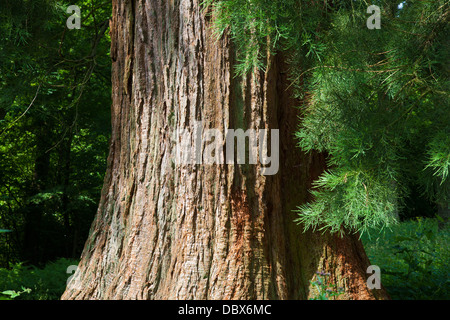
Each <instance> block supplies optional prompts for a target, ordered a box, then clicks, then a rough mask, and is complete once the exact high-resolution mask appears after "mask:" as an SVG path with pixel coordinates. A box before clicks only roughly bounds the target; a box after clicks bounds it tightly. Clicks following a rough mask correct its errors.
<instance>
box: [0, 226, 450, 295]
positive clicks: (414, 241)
mask: <svg viewBox="0 0 450 320" xmlns="http://www.w3.org/2000/svg"><path fill="white" fill-rule="evenodd" d="M362 241H363V243H364V247H365V249H366V252H367V255H368V256H369V259H370V261H371V263H372V264H373V265H377V266H379V267H380V269H381V283H382V284H383V286H384V287H385V288H386V290H387V291H388V293H389V294H390V296H391V298H392V299H394V300H447V299H449V297H450V294H449V292H450V280H449V271H448V270H449V262H450V252H449V250H448V247H449V244H450V224H446V225H443V226H442V225H441V226H439V220H438V219H430V218H418V219H414V220H409V221H405V222H401V223H399V224H398V225H396V226H395V227H393V228H391V229H389V230H388V229H385V230H383V231H381V232H380V231H372V232H370V234H365V235H363V236H362ZM77 264H78V261H77V260H73V259H66V258H61V259H58V260H56V261H53V262H49V263H47V264H46V266H45V267H44V268H37V267H33V266H25V265H24V264H23V263H16V264H13V265H11V268H10V269H5V268H0V293H3V294H0V300H9V299H16V300H21V299H23V300H58V299H59V298H60V296H61V295H62V293H63V291H64V289H65V286H66V282H67V280H68V278H69V277H70V276H71V275H72V274H73V272H74V269H75V267H76V265H77Z"/></svg>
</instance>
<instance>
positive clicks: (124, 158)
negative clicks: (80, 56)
mask: <svg viewBox="0 0 450 320" xmlns="http://www.w3.org/2000/svg"><path fill="white" fill-rule="evenodd" d="M199 2H201V1H200V0H127V1H119V0H115V1H113V19H112V23H111V38H112V47H111V57H112V60H113V75H112V81H113V106H112V130H113V131H112V141H111V147H110V155H109V160H108V162H109V167H108V170H107V174H106V178H105V183H104V188H103V192H102V196H101V201H100V205H99V209H98V213H97V217H96V219H95V221H94V223H93V225H92V228H91V233H90V236H89V239H88V240H87V243H86V245H85V248H84V252H83V254H82V259H81V262H80V265H79V268H78V270H77V272H76V273H75V275H74V277H73V279H72V281H71V282H70V284H69V286H68V288H67V290H66V292H65V293H64V295H63V297H62V298H63V299H306V298H308V297H309V296H311V295H313V294H314V293H313V292H312V291H311V290H310V284H309V280H311V279H312V278H313V276H314V274H315V272H316V271H318V270H319V271H321V270H324V271H327V272H330V273H331V275H332V276H331V278H332V279H333V281H334V282H336V283H337V284H338V285H340V286H342V287H344V289H345V291H346V293H345V295H344V296H342V297H343V298H351V299H357V298H385V297H386V293H385V292H384V290H383V289H381V290H369V289H368V288H367V286H366V279H367V277H368V275H367V274H366V268H367V266H368V265H369V261H368V259H367V257H366V255H365V253H364V249H363V247H362V245H361V243H360V242H359V241H358V240H357V238H356V237H353V236H349V237H344V238H339V237H337V236H331V235H323V234H315V233H312V232H308V233H302V230H301V228H300V227H299V226H297V225H296V224H294V223H293V219H294V218H295V215H294V214H293V212H292V210H293V209H295V207H296V206H297V205H299V204H301V203H302V202H304V201H306V200H307V197H308V192H307V190H308V188H309V187H310V184H311V181H312V180H313V179H314V178H316V177H317V176H318V174H319V173H320V172H321V171H322V170H323V168H324V159H323V157H322V156H321V155H306V154H303V153H301V151H300V150H299V149H298V148H297V147H296V146H295V141H294V139H293V132H294V130H295V129H296V127H297V126H298V121H299V120H298V109H296V108H294V106H295V105H297V104H298V101H295V100H293V99H292V98H291V92H290V91H289V90H288V85H289V83H288V81H287V77H286V73H285V71H286V70H285V69H286V66H285V65H284V63H283V58H282V56H281V55H277V56H270V57H269V58H268V60H267V70H266V71H265V72H255V73H254V74H252V75H249V76H247V77H243V78H237V77H235V76H234V74H233V70H234V66H235V60H234V59H235V56H234V50H233V45H232V43H231V41H230V40H229V38H227V36H226V35H225V36H223V37H222V38H221V39H219V40H217V39H216V37H215V36H214V35H213V34H212V31H211V21H210V19H209V18H208V17H207V16H205V14H204V12H202V10H201V7H200V5H199ZM196 121H197V122H198V121H201V123H202V126H203V129H208V128H217V129H219V130H220V131H222V132H225V130H226V129H228V128H233V129H237V128H243V129H244V130H246V129H248V128H254V129H279V130H280V131H279V135H280V138H279V141H280V145H279V163H280V166H279V171H278V173H277V174H275V175H262V173H261V170H260V169H261V164H255V165H253V164H242V165H241V164H210V165H198V164H183V163H177V162H176V161H175V153H176V138H177V135H176V132H177V130H179V129H185V130H187V131H186V132H193V130H194V129H193V128H194V124H195V123H196ZM204 147H205V143H203V145H202V148H204ZM224 148H225V146H224Z"/></svg>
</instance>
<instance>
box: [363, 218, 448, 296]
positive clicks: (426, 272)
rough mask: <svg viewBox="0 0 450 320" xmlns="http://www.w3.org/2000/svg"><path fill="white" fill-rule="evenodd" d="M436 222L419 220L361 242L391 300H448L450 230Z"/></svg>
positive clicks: (407, 222) (365, 237)
mask: <svg viewBox="0 0 450 320" xmlns="http://www.w3.org/2000/svg"><path fill="white" fill-rule="evenodd" d="M438 222H439V221H438V220H437V219H424V218H418V219H416V220H411V221H406V222H402V223H400V224H398V225H397V226H395V227H392V228H391V229H390V230H384V231H382V232H374V231H372V232H371V237H369V236H368V235H365V236H363V238H362V240H363V243H364V246H365V248H366V252H367V254H368V256H369V259H370V261H371V263H372V264H374V265H378V266H379V267H380V269H381V282H382V283H383V285H384V287H385V288H386V290H387V291H388V292H389V294H390V295H391V297H392V299H400V300H437V299H439V300H441V299H449V297H450V296H449V293H450V280H449V277H448V276H449V273H448V270H449V262H450V252H449V250H448V246H449V243H450V227H449V225H448V224H447V225H445V226H444V227H443V228H439V226H438Z"/></svg>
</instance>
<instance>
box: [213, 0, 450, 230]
mask: <svg viewBox="0 0 450 320" xmlns="http://www.w3.org/2000/svg"><path fill="white" fill-rule="evenodd" d="M371 4H374V5H377V6H379V8H380V9H381V17H380V18H381V29H373V30H372V29H369V28H368V27H367V25H366V21H367V19H368V18H369V16H370V14H369V13H367V8H368V6H369V5H371ZM205 5H206V6H205V7H206V8H207V10H209V11H210V12H211V13H212V16H213V17H214V19H215V28H216V31H217V34H218V35H219V36H220V35H221V34H222V33H223V32H224V30H226V29H228V30H229V32H230V35H231V37H232V38H233V40H234V42H235V43H236V47H237V48H238V61H239V62H240V64H239V66H238V68H237V73H236V75H237V76H239V75H240V74H242V73H245V72H250V71H255V70H258V69H257V68H259V69H262V70H263V69H264V65H265V60H264V58H265V56H266V53H267V52H272V53H276V52H280V51H283V52H284V53H285V54H286V55H288V56H289V63H290V77H291V80H292V86H293V87H294V88H295V89H296V96H297V97H298V98H300V100H301V101H303V103H302V104H301V105H299V108H301V110H302V119H301V120H299V128H298V131H297V132H296V133H295V136H296V137H297V138H298V143H299V146H300V147H301V148H302V149H303V150H305V151H312V150H317V151H321V152H326V153H327V154H328V155H329V157H328V169H327V170H326V172H324V173H323V174H322V175H321V176H320V177H319V179H318V180H317V181H316V182H315V188H314V189H313V190H311V192H312V194H313V195H314V201H312V202H310V203H307V204H304V205H301V206H300V207H299V208H298V214H299V215H298V219H297V221H298V222H299V223H301V224H302V225H303V227H304V228H305V229H309V228H313V229H316V228H319V229H321V230H330V231H331V232H344V230H347V231H350V232H365V231H366V230H368V228H370V227H373V226H381V227H384V226H389V225H391V224H393V223H395V222H396V221H397V219H396V217H397V215H398V213H399V212H401V210H402V206H403V204H404V200H405V199H406V198H407V197H408V194H409V193H410V186H411V185H416V186H419V187H420V190H421V191H422V192H423V194H424V195H425V196H426V197H427V198H428V199H430V200H431V201H434V202H435V203H439V204H441V205H445V204H448V202H449V200H450V199H449V196H450V190H449V186H450V180H449V178H448V171H449V167H450V107H449V61H450V59H449V58H450V57H449V52H450V50H449V38H448V34H449V24H448V18H449V2H448V1H444V0H434V1H426V0H425V1H419V0H407V1H403V2H402V1H393V0H380V1H372V2H371V3H369V2H367V1H359V0H357V1H331V0H330V1H312V0H310V1H306V0H271V1H266V0H227V1H212V0H211V1H210V0H208V1H206V2H205Z"/></svg>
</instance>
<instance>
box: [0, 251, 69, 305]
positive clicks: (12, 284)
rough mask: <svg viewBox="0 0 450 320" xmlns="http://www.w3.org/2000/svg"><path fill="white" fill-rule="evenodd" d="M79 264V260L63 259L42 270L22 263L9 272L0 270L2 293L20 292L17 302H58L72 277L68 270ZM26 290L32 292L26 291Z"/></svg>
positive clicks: (47, 265)
mask: <svg viewBox="0 0 450 320" xmlns="http://www.w3.org/2000/svg"><path fill="white" fill-rule="evenodd" d="M77 264H78V261H77V260H73V259H66V258H61V259H58V260H56V261H54V262H49V263H47V264H46V265H45V267H44V268H42V269H40V268H36V267H34V266H24V265H23V264H22V263H17V264H15V265H13V266H12V268H11V269H9V270H8V269H4V268H0V292H3V291H7V292H13V291H14V292H20V293H21V294H20V295H19V296H14V298H15V299H16V300H58V299H59V298H60V297H61V295H62V294H63V292H64V290H65V288H66V282H67V279H68V278H69V277H70V275H71V274H68V273H67V268H68V267H69V266H70V265H77ZM24 288H26V289H31V290H25V291H24ZM11 297H12V296H11Z"/></svg>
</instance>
